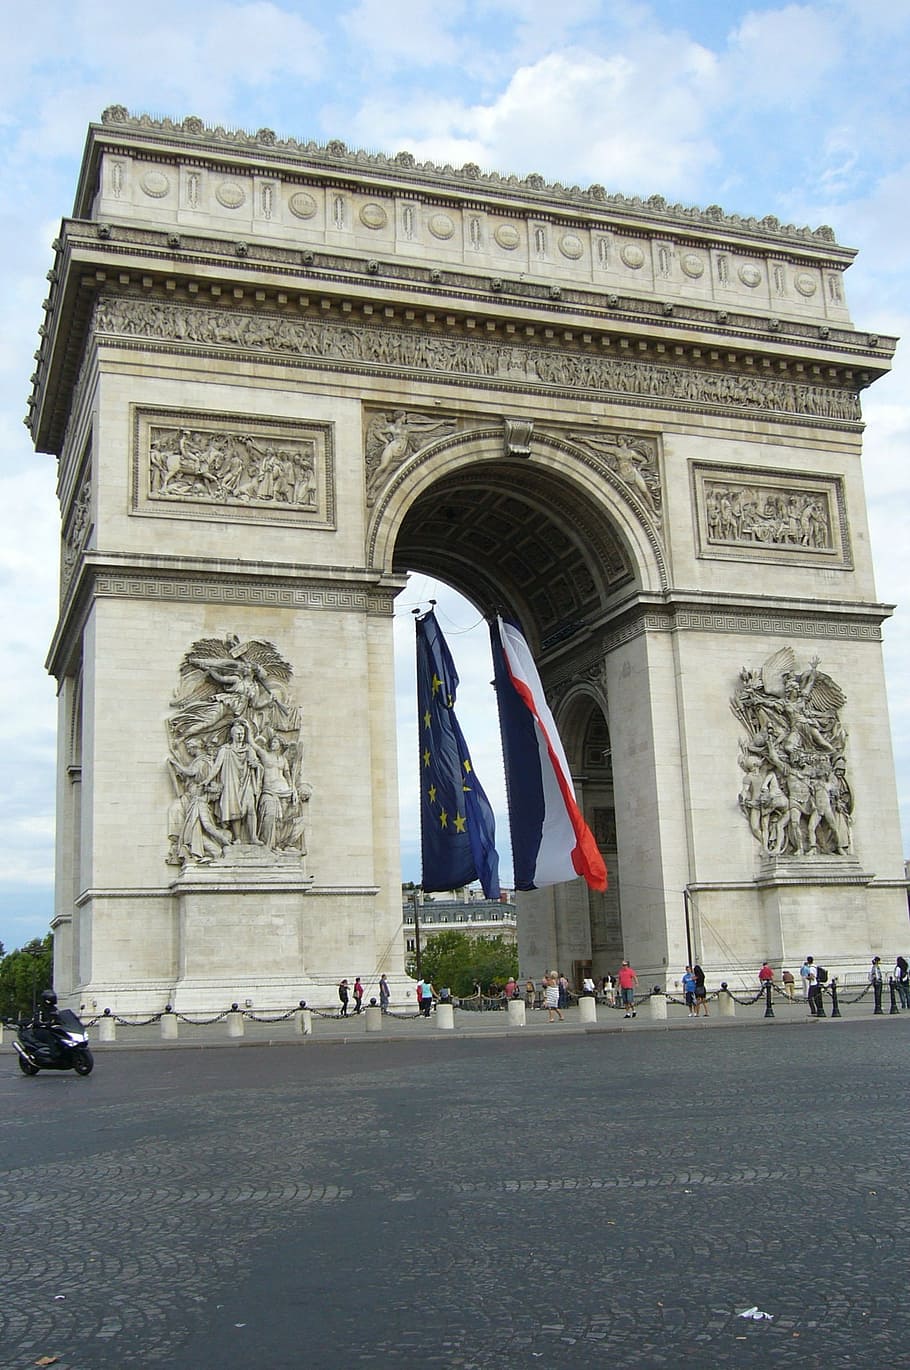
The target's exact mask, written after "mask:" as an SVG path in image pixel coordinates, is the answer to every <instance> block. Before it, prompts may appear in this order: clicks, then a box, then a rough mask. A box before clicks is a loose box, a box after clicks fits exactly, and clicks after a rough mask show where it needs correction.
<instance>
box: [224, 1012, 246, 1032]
mask: <svg viewBox="0 0 910 1370" xmlns="http://www.w3.org/2000/svg"><path fill="white" fill-rule="evenodd" d="M227 1030H228V1036H229V1037H242V1036H243V1014H242V1013H238V1011H237V1009H236V1008H235V1007H234V1006H233V1005H231V1011H230V1013H229V1014H228V1016H227Z"/></svg>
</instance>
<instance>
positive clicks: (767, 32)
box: [724, 5, 847, 119]
mask: <svg viewBox="0 0 910 1370" xmlns="http://www.w3.org/2000/svg"><path fill="white" fill-rule="evenodd" d="M846 37H847V30H846V28H844V27H843V26H842V24H841V22H840V20H839V18H838V17H837V15H836V12H835V11H833V10H832V9H830V8H829V7H828V6H824V7H821V6H813V5H786V6H784V7H783V8H781V9H758V8H756V9H754V10H752V11H750V13H749V14H747V15H746V17H745V18H744V19H743V21H742V23H741V24H740V25H739V26H738V28H736V29H735V30H734V31H733V33H732V34H731V35H730V45H729V52H728V56H727V58H726V60H725V63H724V65H725V76H726V79H727V80H728V81H729V83H730V92H731V98H733V97H735V99H736V101H737V103H738V104H739V105H740V107H741V108H743V109H744V110H746V111H747V112H748V116H749V118H750V119H754V116H755V108H756V106H759V107H760V106H762V105H776V104H783V105H784V106H785V107H786V108H787V109H788V110H792V109H797V110H798V109H799V108H800V106H802V105H803V104H805V103H806V102H807V101H809V100H811V99H812V98H814V97H815V95H816V94H817V93H818V91H819V90H820V88H822V87H823V83H824V82H825V81H826V80H827V78H828V76H829V75H830V73H831V72H832V71H833V70H834V69H836V68H837V67H838V65H839V64H840V62H841V61H842V59H843V57H844V53H845V40H846Z"/></svg>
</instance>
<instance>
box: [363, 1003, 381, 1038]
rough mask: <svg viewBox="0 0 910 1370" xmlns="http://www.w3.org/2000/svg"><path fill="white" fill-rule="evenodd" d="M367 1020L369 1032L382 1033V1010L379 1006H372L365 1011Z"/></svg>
mask: <svg viewBox="0 0 910 1370" xmlns="http://www.w3.org/2000/svg"><path fill="white" fill-rule="evenodd" d="M364 1013H365V1014H366V1020H367V1032H382V1009H381V1008H380V1007H379V1005H378V1004H375V1005H374V1004H370V1005H369V1006H368V1007H367V1008H365V1009H364Z"/></svg>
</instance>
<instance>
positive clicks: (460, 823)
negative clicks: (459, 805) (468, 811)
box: [455, 813, 467, 832]
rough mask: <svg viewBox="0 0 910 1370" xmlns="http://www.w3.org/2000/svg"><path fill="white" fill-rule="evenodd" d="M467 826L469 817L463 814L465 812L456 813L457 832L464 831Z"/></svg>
mask: <svg viewBox="0 0 910 1370" xmlns="http://www.w3.org/2000/svg"><path fill="white" fill-rule="evenodd" d="M466 826H467V819H466V818H465V816H464V814H463V813H457V814H456V815H455V831H456V832H464V830H465V828H466Z"/></svg>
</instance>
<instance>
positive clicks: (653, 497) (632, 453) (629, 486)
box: [565, 429, 663, 528]
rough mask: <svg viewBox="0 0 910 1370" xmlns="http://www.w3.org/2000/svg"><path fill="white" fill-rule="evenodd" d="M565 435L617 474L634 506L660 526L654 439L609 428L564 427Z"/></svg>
mask: <svg viewBox="0 0 910 1370" xmlns="http://www.w3.org/2000/svg"><path fill="white" fill-rule="evenodd" d="M565 436H566V437H567V438H568V439H569V441H570V442H572V443H574V444H575V445H576V446H577V447H581V448H582V449H583V450H584V451H586V452H588V453H589V454H590V455H591V456H593V457H594V458H596V459H597V460H598V461H600V462H603V463H604V465H605V466H606V467H607V468H608V470H610V471H612V472H613V474H614V475H616V476H618V477H619V479H620V481H621V482H622V484H623V486H625V489H626V492H627V494H628V495H630V496H631V497H632V502H633V503H634V504H635V506H636V507H637V508H638V509H639V510H640V511H641V512H643V513H644V514H645V515H646V516H647V518H648V519H649V520H650V521H651V522H652V523H654V524H656V526H657V527H658V528H659V527H660V526H661V523H662V521H663V489H662V486H661V478H660V465H659V450H658V444H657V440H656V439H655V438H651V437H646V436H644V435H643V434H641V433H629V432H613V431H611V430H609V429H602V430H600V431H597V430H595V429H566V430H565Z"/></svg>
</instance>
